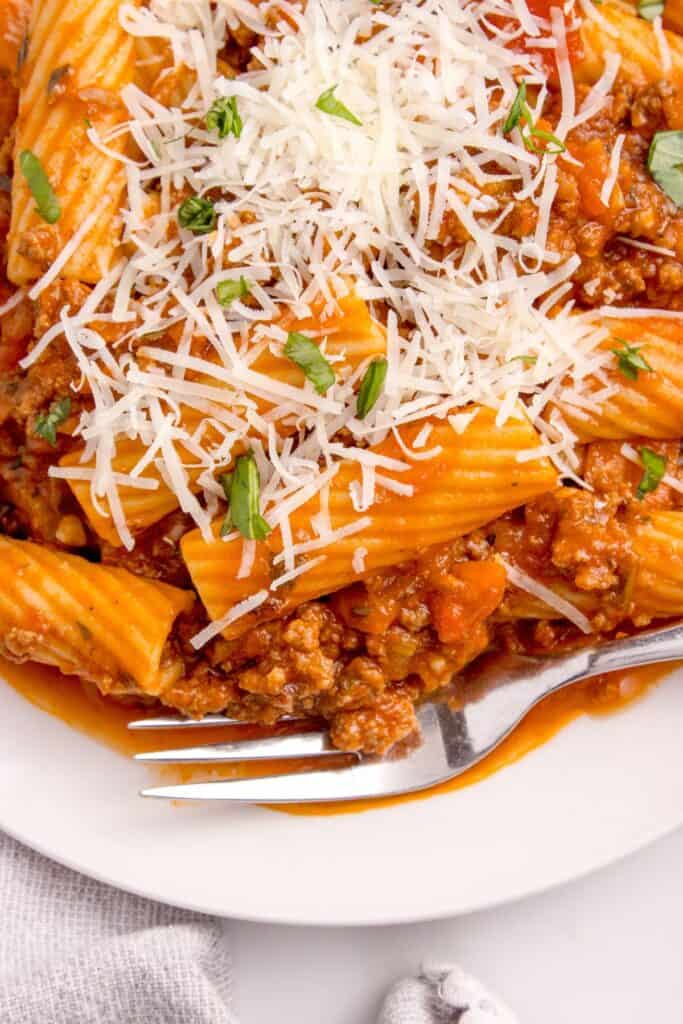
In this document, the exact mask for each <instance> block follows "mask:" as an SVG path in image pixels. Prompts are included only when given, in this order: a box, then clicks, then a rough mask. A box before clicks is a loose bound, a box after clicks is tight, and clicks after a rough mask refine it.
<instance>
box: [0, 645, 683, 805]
mask: <svg viewBox="0 0 683 1024" xmlns="http://www.w3.org/2000/svg"><path fill="white" fill-rule="evenodd" d="M681 664H683V662H668V663H663V664H659V665H646V666H643V667H642V668H637V669H628V670H626V671H623V672H613V673H611V674H610V675H605V676H598V677H596V678H595V679H590V680H587V681H586V682H584V683H577V684H575V685H574V686H572V687H568V688H567V689H565V690H560V691H559V692H558V693H556V694H553V695H552V696H550V697H547V698H546V699H545V700H544V701H543V702H542V703H541V704H539V705H538V706H537V707H536V708H534V709H533V710H532V711H531V712H530V713H529V714H528V715H527V717H526V718H525V719H524V721H523V722H521V723H520V725H519V726H518V727H517V728H516V729H515V730H514V732H513V733H512V734H511V735H510V736H509V737H508V738H507V739H506V740H505V741H504V742H503V743H501V745H500V746H499V747H498V748H497V749H496V750H494V751H493V752H492V753H491V754H490V755H489V756H488V757H486V758H484V760H482V761H480V762H479V764H477V765H475V766H474V767H473V768H470V769H469V770H468V771H467V772H464V773H463V774H462V775H460V776H458V778H456V779H453V780H452V781H451V782H446V783H443V784H441V785H440V786H434V787H432V788H431V789H429V790H424V791H422V792H419V793H408V794H406V795H404V796H399V797H390V798H386V799H382V800H355V801H350V802H348V803H330V804H298V805H286V806H284V805H279V806H277V807H274V808H273V809H274V810H280V811H285V812H287V813H290V814H305V815H316V814H349V813H354V812H358V811H365V810H370V809H372V808H377V807H384V806H387V805H389V804H395V803H402V802H404V801H407V800H419V799H422V798H424V797H428V796H433V795H434V794H437V793H446V792H449V791H450V790H455V789H462V788H463V787H465V786H470V785H472V784H473V783H475V782H480V781H481V780H483V779H485V778H487V777H488V776H489V775H492V774H493V773H494V772H496V771H499V770H500V769H501V768H505V767H507V766H508V765H511V764H514V762H515V761H518V760H519V759H520V758H521V757H523V756H524V755H525V754H527V753H529V752H530V751H532V750H535V749H536V748H537V747H539V746H541V744H543V743H545V742H546V741H547V740H549V739H550V738H551V737H552V736H554V735H555V733H557V732H559V730H560V729H562V728H563V727H564V726H565V725H568V724H569V723H570V722H572V721H574V719H576V718H578V717H579V716H580V715H582V714H589V715H601V714H608V713H611V712H614V711H618V710H620V709H621V708H624V707H626V706H627V705H629V704H630V703H632V702H633V701H635V700H637V699H638V698H639V697H641V696H643V694H645V693H646V692H647V691H648V690H649V689H650V688H651V687H652V686H654V685H655V684H656V683H657V682H659V680H661V679H662V678H664V677H665V676H667V675H668V674H669V673H670V672H671V671H673V670H674V669H675V668H676V667H678V666H680V665H681ZM0 676H1V677H2V678H4V679H5V680H6V681H7V682H8V683H9V685H10V686H12V687H13V689H15V690H16V691H17V692H18V693H20V694H21V695H22V696H23V697H25V698H26V699H27V700H28V701H30V702H31V703H32V704H34V705H35V706H36V707H38V708H40V710H41V711H45V712H47V713H48V714H50V715H53V716H54V717H55V718H59V719H60V720H61V721H63V722H65V723H66V724H67V725H69V726H71V727H72V728H74V729H78V730H79V731H80V732H83V733H85V734H86V735H88V736H90V737H92V738H93V739H94V740H96V741H97V742H99V743H102V744H105V745H106V746H108V747H111V748H112V749H114V750H116V751H117V752H118V753H120V754H123V755H125V756H127V757H132V756H133V754H136V753H142V752H144V751H148V750H156V749H159V748H161V747H165V748H168V749H171V748H173V747H184V746H187V743H188V734H187V732H180V731H178V732H173V731H164V732H159V731H156V730H151V731H149V732H131V731H130V730H129V729H128V723H129V722H131V721H134V720H135V719H139V718H142V717H144V716H145V709H144V708H141V707H140V705H139V704H123V703H121V702H119V701H113V700H109V699H107V698H106V697H103V696H102V695H101V694H100V693H99V691H98V690H97V688H96V687H95V686H94V685H93V684H88V683H82V682H81V681H80V680H78V679H74V678H72V677H68V676H63V675H61V673H59V672H58V671H57V670H56V669H51V668H47V667H45V666H43V665H37V664H31V663H27V664H24V665H15V664H13V663H12V662H8V661H5V660H4V659H2V658H0ZM148 714H150V715H156V714H158V709H157V708H150V710H149V712H148ZM245 730H246V731H245ZM238 731H239V735H240V738H245V736H249V734H250V733H252V734H253V735H254V736H263V735H270V734H273V732H275V731H276V730H273V729H270V730H269V729H265V728H263V727H260V726H218V727H216V728H206V729H202V731H201V739H200V742H202V743H215V742H218V741H220V740H226V739H229V738H230V737H231V736H235V735H236V733H237V732H238ZM282 731H285V728H283V729H282ZM345 760H346V758H345V755H343V754H340V763H344V762H345ZM290 766H291V762H290ZM299 767H306V763H305V762H299ZM278 770H285V764H284V763H283V762H276V761H271V762H269V763H268V764H267V765H266V764H261V765H239V766H238V765H231V766H219V767H217V768H215V767H214V768H212V767H209V766H207V765H184V766H179V765H170V766H163V767H154V768H150V771H152V772H154V774H155V775H156V776H159V775H162V776H163V778H164V779H165V780H166V781H168V780H169V779H170V780H174V781H182V782H186V781H190V780H191V779H192V780H195V779H200V778H201V779H218V778H237V777H240V776H242V777H243V776H244V775H247V774H249V775H267V774H269V773H272V772H277V771H278Z"/></svg>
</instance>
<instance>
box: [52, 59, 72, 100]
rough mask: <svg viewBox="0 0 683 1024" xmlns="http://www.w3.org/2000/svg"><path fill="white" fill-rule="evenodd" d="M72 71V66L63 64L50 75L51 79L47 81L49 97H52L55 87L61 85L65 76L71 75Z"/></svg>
mask: <svg viewBox="0 0 683 1024" xmlns="http://www.w3.org/2000/svg"><path fill="white" fill-rule="evenodd" d="M71 71H72V67H71V65H70V64H62V66H61V67H59V68H55V69H54V71H53V72H52V73H51V74H50V77H49V78H48V80H47V94H48V96H49V95H50V93H51V92H53V91H54V89H55V87H56V86H58V85H59V83H60V82H61V80H62V79H63V78H64V75H68V74H70V73H71Z"/></svg>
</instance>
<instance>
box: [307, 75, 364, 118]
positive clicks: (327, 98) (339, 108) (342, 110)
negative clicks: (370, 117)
mask: <svg viewBox="0 0 683 1024" xmlns="http://www.w3.org/2000/svg"><path fill="white" fill-rule="evenodd" d="M336 88H337V86H336V85H332V86H330V88H329V89H325V92H321V93H320V95H319V96H318V99H317V100H316V104H315V105H316V107H317V108H318V110H322V112H323V114H330V115H331V116H332V117H342V118H343V119H344V120H345V121H350V122H351V124H359V125H362V124H363V122H362V121H359V120H358V118H357V117H356V115H355V114H352V113H351V111H350V110H349V108H348V107H346V106H344V104H343V103H342V102H341V100H338V99H337V98H336V96H335V95H334V90H335V89H336Z"/></svg>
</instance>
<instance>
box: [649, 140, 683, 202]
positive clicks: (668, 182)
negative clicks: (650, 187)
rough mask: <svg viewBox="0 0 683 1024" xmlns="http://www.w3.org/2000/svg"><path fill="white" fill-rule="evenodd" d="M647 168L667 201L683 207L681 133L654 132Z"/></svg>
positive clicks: (682, 150)
mask: <svg viewBox="0 0 683 1024" xmlns="http://www.w3.org/2000/svg"><path fill="white" fill-rule="evenodd" d="M647 167H648V170H649V172H650V174H651V175H652V177H653V178H654V180H655V181H656V182H657V184H658V185H659V187H660V188H661V189H662V191H663V192H666V194H667V195H668V197H669V199H673V201H674V203H675V204H676V206H679V207H683V131H681V130H677V131H670V132H655V134H654V136H653V138H652V142H651V143H650V150H649V152H648V154H647Z"/></svg>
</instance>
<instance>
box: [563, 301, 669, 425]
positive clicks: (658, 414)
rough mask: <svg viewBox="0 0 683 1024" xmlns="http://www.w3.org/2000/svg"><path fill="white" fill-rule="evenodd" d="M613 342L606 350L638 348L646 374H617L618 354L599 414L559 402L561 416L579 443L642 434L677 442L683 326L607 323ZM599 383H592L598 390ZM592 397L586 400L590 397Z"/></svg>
mask: <svg viewBox="0 0 683 1024" xmlns="http://www.w3.org/2000/svg"><path fill="white" fill-rule="evenodd" d="M608 326H609V328H610V331H611V337H610V338H609V339H608V340H607V341H606V342H605V344H604V347H605V348H607V349H609V350H610V351H612V352H614V351H616V352H617V353H618V352H619V351H625V346H630V347H631V349H637V352H638V353H639V354H640V356H641V357H642V359H643V360H644V361H645V362H646V364H647V365H648V366H649V369H644V368H641V369H636V371H635V377H633V374H632V377H628V376H626V375H625V374H624V373H623V372H621V371H620V370H619V366H618V355H615V359H614V365H613V367H610V368H609V370H608V377H609V381H610V384H612V385H614V387H615V390H614V393H613V394H611V395H610V396H609V397H608V398H605V399H603V400H602V401H601V403H600V407H599V409H592V408H586V407H581V406H578V405H573V404H569V403H563V402H562V400H561V398H560V401H559V402H558V405H559V407H560V409H561V410H562V415H563V416H564V418H565V420H566V421H567V423H568V424H569V426H570V427H571V428H572V430H574V432H575V433H576V434H577V436H578V438H579V440H580V441H582V442H584V441H595V440H602V439H621V438H624V439H625V438H629V437H634V436H638V435H641V436H642V437H648V438H676V437H680V436H681V435H682V434H683V324H681V323H678V322H676V321H671V320H663V319H657V318H656V317H651V318H645V317H643V318H638V319H633V320H619V319H612V318H610V320H609V321H608ZM601 386H602V385H601V384H600V383H598V382H596V383H595V390H596V391H599V389H600V388H601ZM588 397H590V396H588Z"/></svg>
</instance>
